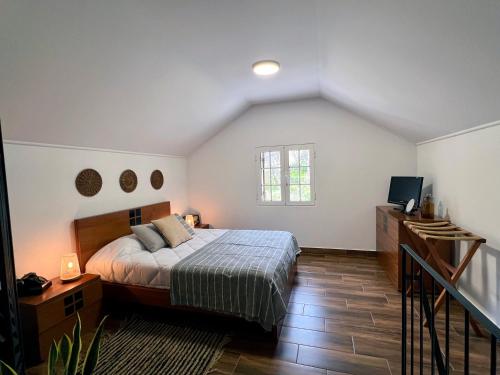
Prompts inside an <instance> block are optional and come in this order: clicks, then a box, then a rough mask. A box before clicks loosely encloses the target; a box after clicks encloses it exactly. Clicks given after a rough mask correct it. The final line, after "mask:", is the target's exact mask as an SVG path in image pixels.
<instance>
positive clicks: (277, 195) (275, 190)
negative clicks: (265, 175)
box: [271, 186, 281, 202]
mask: <svg viewBox="0 0 500 375" xmlns="http://www.w3.org/2000/svg"><path fill="white" fill-rule="evenodd" d="M271 189H272V198H273V201H275V202H279V201H280V200H281V186H272V187H271Z"/></svg>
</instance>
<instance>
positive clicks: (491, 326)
mask: <svg viewBox="0 0 500 375" xmlns="http://www.w3.org/2000/svg"><path fill="white" fill-rule="evenodd" d="M400 250H401V253H402V338H401V373H402V374H403V375H406V373H407V369H406V363H407V354H408V353H407V336H408V335H407V330H408V327H407V312H406V310H407V295H406V294H407V293H406V291H407V286H408V279H411V295H410V298H411V309H412V311H411V326H410V331H411V333H410V339H411V343H410V345H411V349H410V364H411V367H410V374H411V375H413V373H414V368H413V367H414V366H413V365H414V343H413V340H414V329H415V327H414V324H413V319H414V314H413V309H414V288H415V281H416V279H415V263H417V266H418V267H419V268H420V270H419V272H418V274H417V276H418V278H419V279H418V281H419V283H418V286H419V289H420V291H419V297H420V310H419V311H420V314H419V315H420V325H419V327H418V328H419V331H420V335H419V336H420V337H419V344H420V348H419V359H420V372H419V373H420V374H422V373H423V333H424V330H423V316H422V312H424V313H425V317H426V320H427V322H428V329H429V335H430V338H431V374H434V370H435V367H437V370H438V373H439V374H440V375H447V374H449V372H450V360H449V355H450V350H449V339H450V335H449V324H450V319H449V314H450V306H449V305H450V299H451V298H453V299H455V300H456V301H457V302H458V303H459V304H460V305H462V307H463V308H464V313H465V314H464V374H469V365H470V363H469V321H470V318H471V317H473V318H474V319H475V321H476V322H477V323H479V324H480V325H481V326H482V327H483V328H484V329H486V330H487V331H488V332H489V333H490V335H491V341H490V343H491V353H490V374H492V375H494V374H496V357H497V355H496V345H497V341H498V339H499V338H500V327H499V326H497V325H496V324H495V322H493V321H492V320H491V319H490V318H488V317H487V316H486V315H485V314H484V313H483V312H481V311H480V310H479V309H478V308H477V307H476V306H475V305H474V304H473V303H472V302H470V301H469V300H468V299H467V298H466V297H465V296H464V295H463V294H462V293H461V292H460V291H458V290H457V288H455V286H453V285H451V284H450V283H449V282H448V281H447V280H445V279H444V278H443V277H442V276H441V275H440V274H439V273H438V272H437V271H436V270H435V269H434V268H432V267H431V266H430V265H429V264H428V263H427V262H426V261H425V260H424V259H422V258H421V257H420V256H419V255H418V254H417V253H416V252H415V251H414V250H413V249H412V248H411V247H410V246H408V245H406V244H402V245H401V248H400ZM407 254H408V255H409V256H410V267H411V270H410V274H409V275H408V273H407ZM424 274H428V275H429V276H430V277H431V302H430V303H429V299H428V297H427V293H426V290H425V285H424ZM436 283H437V284H439V285H440V286H441V287H442V288H444V289H445V290H446V302H445V308H446V310H445V319H446V320H445V352H444V353H443V352H442V351H441V348H440V345H439V339H438V335H437V330H436V327H435V310H434V302H435V291H436ZM443 354H444V359H443Z"/></svg>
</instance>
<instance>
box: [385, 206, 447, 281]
mask: <svg viewBox="0 0 500 375" xmlns="http://www.w3.org/2000/svg"><path fill="white" fill-rule="evenodd" d="M376 211H377V219H376V220H377V258H378V259H379V262H380V264H381V265H382V267H383V268H384V269H385V271H386V273H387V276H388V277H389V279H390V280H391V282H392V283H393V284H394V285H395V286H397V288H398V290H401V277H402V267H401V252H400V251H399V246H400V245H401V244H403V243H406V244H408V245H410V246H412V247H413V245H412V242H410V240H409V236H410V235H412V236H414V235H413V234H410V233H409V232H408V231H407V229H406V227H405V226H404V225H403V221H404V220H411V221H423V222H432V221H439V220H440V218H437V217H436V218H434V219H423V218H422V217H421V216H420V213H419V212H417V213H416V214H415V215H414V216H408V215H405V214H404V213H402V212H400V211H398V210H395V209H394V206H377V210H376ZM412 238H413V242H414V243H416V244H417V245H420V244H421V242H420V239H418V238H415V237H412ZM415 250H416V251H417V253H421V252H420V248H418V249H415ZM423 251H424V253H426V250H425V249H424V250H423ZM451 252H452V244H451V243H450V244H449V246H448V247H447V248H443V249H441V253H440V255H441V256H442V258H443V259H445V260H447V261H450V259H451ZM408 262H409V260H408ZM407 269H408V270H409V269H410V266H409V263H408V266H407Z"/></svg>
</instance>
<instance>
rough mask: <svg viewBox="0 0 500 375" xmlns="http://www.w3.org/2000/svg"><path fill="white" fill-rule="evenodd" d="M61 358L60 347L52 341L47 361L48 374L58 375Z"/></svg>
mask: <svg viewBox="0 0 500 375" xmlns="http://www.w3.org/2000/svg"><path fill="white" fill-rule="evenodd" d="M58 357H59V346H58V345H57V343H56V342H55V340H53V341H52V345H50V350H49V358H48V360H47V374H48V375H55V374H56V370H57V368H56V366H57V358H58Z"/></svg>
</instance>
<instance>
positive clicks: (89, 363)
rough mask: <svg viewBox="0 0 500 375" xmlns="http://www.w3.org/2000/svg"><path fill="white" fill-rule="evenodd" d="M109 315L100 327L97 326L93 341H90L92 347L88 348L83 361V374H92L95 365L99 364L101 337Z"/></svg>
mask: <svg viewBox="0 0 500 375" xmlns="http://www.w3.org/2000/svg"><path fill="white" fill-rule="evenodd" d="M107 318H108V317H107V316H105V317H104V318H103V319H102V320H101V323H100V324H99V327H97V331H96V332H95V334H94V337H93V338H92V342H91V343H90V347H89V349H88V350H87V354H86V355H85V362H83V372H82V375H91V374H92V372H93V371H94V368H95V366H96V365H97V361H98V360H99V348H100V345H101V337H102V333H103V331H104V323H105V322H106V319H107Z"/></svg>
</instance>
